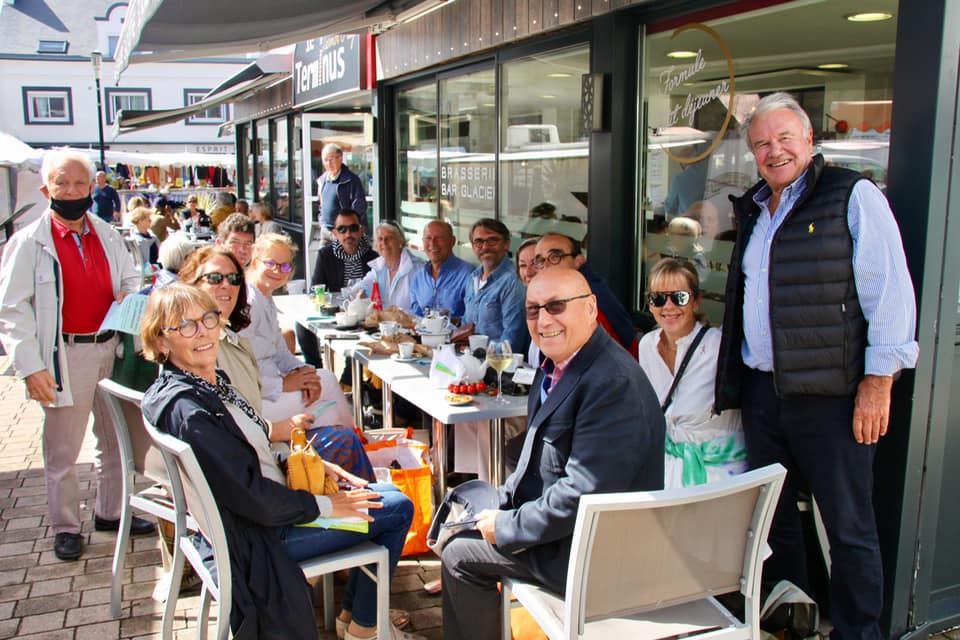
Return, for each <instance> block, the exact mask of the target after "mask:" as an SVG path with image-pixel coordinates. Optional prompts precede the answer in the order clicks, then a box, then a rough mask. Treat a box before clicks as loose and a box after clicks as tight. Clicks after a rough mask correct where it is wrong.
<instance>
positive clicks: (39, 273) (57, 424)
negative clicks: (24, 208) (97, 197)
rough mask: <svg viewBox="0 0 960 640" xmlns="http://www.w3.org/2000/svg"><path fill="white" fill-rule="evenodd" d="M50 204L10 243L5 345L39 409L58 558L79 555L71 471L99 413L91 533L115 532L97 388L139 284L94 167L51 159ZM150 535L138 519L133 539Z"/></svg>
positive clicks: (113, 451)
mask: <svg viewBox="0 0 960 640" xmlns="http://www.w3.org/2000/svg"><path fill="white" fill-rule="evenodd" d="M40 174H41V176H42V179H43V186H42V187H40V191H41V193H43V194H44V195H45V196H46V197H47V198H48V199H49V206H48V208H47V210H46V211H45V212H44V213H43V215H41V216H40V219H39V220H37V221H36V222H34V223H32V224H30V225H29V226H27V227H25V228H23V229H21V230H20V231H18V232H17V233H16V234H14V235H13V236H12V237H11V238H10V241H9V243H8V245H7V247H6V248H5V250H4V253H3V261H2V262H0V341H2V342H3V346H4V348H5V349H6V351H7V353H8V354H10V356H11V357H12V358H13V363H14V366H15V368H16V370H17V374H18V375H20V376H21V377H22V378H23V379H24V383H25V384H26V388H27V395H28V396H29V397H30V398H31V399H32V400H36V401H37V402H39V403H40V404H41V406H42V407H43V411H44V421H43V462H44V470H45V472H46V481H47V505H48V510H49V517H50V524H51V525H52V526H53V531H54V533H55V536H56V537H55V539H54V546H53V550H54V553H55V554H56V555H57V557H58V558H60V559H61V560H76V559H77V558H79V557H80V556H81V555H82V553H83V537H82V534H81V528H82V522H81V519H80V486H79V482H78V480H77V472H76V469H75V465H76V462H77V457H78V456H79V454H80V446H81V444H82V443H83V437H84V434H85V432H86V425H87V421H88V419H89V417H90V412H91V410H92V411H93V416H94V423H93V433H94V436H96V458H95V462H96V469H97V497H96V503H95V512H94V516H95V517H94V528H95V529H96V530H97V531H116V530H117V528H118V526H119V519H120V511H121V506H122V502H123V485H122V473H123V469H122V468H121V466H120V453H119V449H118V445H117V441H116V436H115V435H114V430H113V425H112V423H111V421H110V418H109V416H108V414H107V411H106V406H105V405H104V402H103V400H102V399H101V398H98V397H96V396H97V394H96V389H97V382H98V381H99V380H100V379H102V378H105V377H107V376H109V375H110V373H111V371H112V369H113V361H114V353H115V350H116V347H117V344H118V337H117V335H116V333H115V332H114V331H100V325H101V324H102V322H103V318H104V316H105V315H106V313H107V311H108V310H109V308H110V305H111V304H112V303H113V302H114V300H116V301H118V302H119V301H121V300H123V298H124V296H126V295H127V294H128V293H132V292H134V291H136V290H137V289H138V287H139V285H140V274H139V273H138V272H137V269H136V267H135V266H134V263H133V259H132V258H131V256H130V254H129V253H128V252H127V249H126V247H125V246H124V244H123V240H122V238H121V237H120V235H119V234H118V233H117V232H116V231H115V230H114V229H113V228H112V227H111V226H110V225H109V224H107V223H106V222H104V221H103V220H101V219H100V218H99V217H97V216H96V215H91V214H87V210H88V209H90V207H91V205H92V198H91V195H90V194H91V191H92V189H93V178H94V166H93V163H92V162H91V161H90V159H89V158H87V157H86V156H84V155H82V154H79V153H76V152H73V151H65V150H64V151H54V152H51V153H48V154H47V155H46V156H45V157H44V159H43V165H42V167H41V170H40ZM152 530H153V525H152V524H151V523H149V522H147V521H146V520H141V519H139V518H134V519H133V523H132V526H131V533H133V534H135V535H136V534H145V533H149V532H151V531H152Z"/></svg>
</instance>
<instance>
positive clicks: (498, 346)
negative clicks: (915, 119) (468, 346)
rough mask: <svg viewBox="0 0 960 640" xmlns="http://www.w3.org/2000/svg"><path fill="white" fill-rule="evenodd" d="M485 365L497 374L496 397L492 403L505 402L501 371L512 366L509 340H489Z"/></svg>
mask: <svg viewBox="0 0 960 640" xmlns="http://www.w3.org/2000/svg"><path fill="white" fill-rule="evenodd" d="M487 364H488V365H489V366H491V367H493V369H494V370H495V371H496V372H497V397H496V399H495V400H494V402H506V401H507V400H506V398H504V397H503V371H504V369H506V368H507V367H509V366H510V365H511V364H513V351H512V350H511V349H510V341H509V340H491V341H490V342H488V343H487Z"/></svg>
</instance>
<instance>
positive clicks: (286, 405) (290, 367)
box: [240, 233, 353, 430]
mask: <svg viewBox="0 0 960 640" xmlns="http://www.w3.org/2000/svg"><path fill="white" fill-rule="evenodd" d="M296 250H297V247H296V245H294V244H293V242H292V241H291V240H290V238H288V237H287V236H284V235H280V234H277V233H266V234H264V235H262V236H260V238H259V239H257V241H256V243H254V245H253V260H252V262H251V263H250V267H249V268H248V269H247V272H246V277H247V295H248V299H249V300H250V320H251V322H250V326H249V327H247V328H246V329H244V330H243V331H241V332H240V335H241V336H243V337H245V338H248V339H249V340H250V343H251V344H252V345H253V353H254V355H256V357H257V365H258V366H259V367H260V384H261V387H262V390H263V417H265V418H266V419H267V420H285V419H287V418H289V417H290V416H293V415H296V414H298V413H312V414H313V415H314V418H315V422H316V423H317V424H319V425H324V426H331V425H340V426H341V427H342V428H344V429H347V430H352V428H353V414H352V413H351V411H350V405H349V404H348V403H347V399H346V398H345V397H344V395H343V391H341V390H340V384H339V382H338V381H337V378H336V376H335V375H334V374H333V373H332V372H330V371H327V370H326V369H316V368H314V367H311V366H310V365H306V364H304V363H303V362H302V361H301V360H300V359H299V358H297V357H296V356H294V355H293V354H292V353H290V350H289V349H288V348H287V344H286V342H285V341H284V339H283V333H282V332H281V331H280V322H279V319H278V318H279V312H278V310H277V306H276V304H275V303H274V301H273V292H274V291H276V290H277V289H279V288H280V287H282V286H283V285H285V284H287V282H288V281H289V280H290V277H291V275H293V258H294V255H295V254H296Z"/></svg>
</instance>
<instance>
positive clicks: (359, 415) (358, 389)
mask: <svg viewBox="0 0 960 640" xmlns="http://www.w3.org/2000/svg"><path fill="white" fill-rule="evenodd" d="M349 361H350V389H351V392H350V393H351V395H352V396H353V422H354V424H356V425H357V426H358V427H360V428H361V429H363V371H362V366H363V365H361V364H360V361H359V360H357V359H356V358H350V359H349Z"/></svg>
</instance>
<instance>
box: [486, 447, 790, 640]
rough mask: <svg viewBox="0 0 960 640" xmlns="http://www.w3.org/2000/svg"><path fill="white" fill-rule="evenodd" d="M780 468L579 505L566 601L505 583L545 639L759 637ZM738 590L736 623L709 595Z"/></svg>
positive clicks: (506, 593)
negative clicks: (741, 610)
mask: <svg viewBox="0 0 960 640" xmlns="http://www.w3.org/2000/svg"><path fill="white" fill-rule="evenodd" d="M785 475H786V470H785V469H784V468H783V467H782V466H781V465H779V464H775V465H771V466H768V467H764V468H762V469H757V470H755V471H750V472H748V473H745V474H743V475H740V476H736V477H733V478H730V479H728V480H724V481H722V482H716V483H712V484H707V485H700V486H697V487H687V488H683V489H673V490H667V491H651V492H634V493H611V494H596V495H585V496H582V497H581V498H580V508H579V510H578V512H577V522H576V526H575V528H574V532H573V548H572V549H571V553H570V565H569V569H568V575H567V585H566V598H564V596H562V595H559V594H557V593H553V592H551V591H549V590H547V589H546V588H544V587H542V586H540V585H537V584H533V583H528V582H523V581H521V580H516V579H512V578H504V579H503V581H502V583H503V634H504V635H503V637H504V638H509V637H510V635H509V634H510V594H511V592H512V593H513V595H515V596H516V598H517V600H519V601H520V603H521V604H522V605H523V606H524V607H526V609H527V611H529V612H530V614H531V615H532V616H533V618H534V619H535V620H536V621H537V623H538V624H539V625H540V627H541V628H542V629H543V631H544V632H545V633H546V634H547V636H548V637H549V638H550V639H551V640H559V639H561V638H564V639H575V638H631V640H637V639H641V638H665V637H677V636H696V635H697V634H701V635H699V636H698V637H700V638H710V640H714V639H715V638H759V637H760V615H759V607H760V602H759V600H760V569H761V566H762V564H763V559H764V557H765V553H766V549H767V546H766V540H767V533H768V532H769V530H770V521H771V519H772V518H773V511H774V507H775V506H776V503H777V497H778V496H779V495H780V488H781V486H782V484H783V479H784V477H785ZM732 591H740V592H741V593H742V594H743V596H744V597H745V598H746V603H745V620H744V621H743V622H741V621H740V620H738V619H737V618H736V617H735V616H733V615H732V614H731V613H730V612H729V611H727V609H726V608H724V607H723V606H722V605H721V604H720V603H719V602H717V600H716V599H715V598H714V597H713V596H716V595H719V594H723V593H729V592H732Z"/></svg>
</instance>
